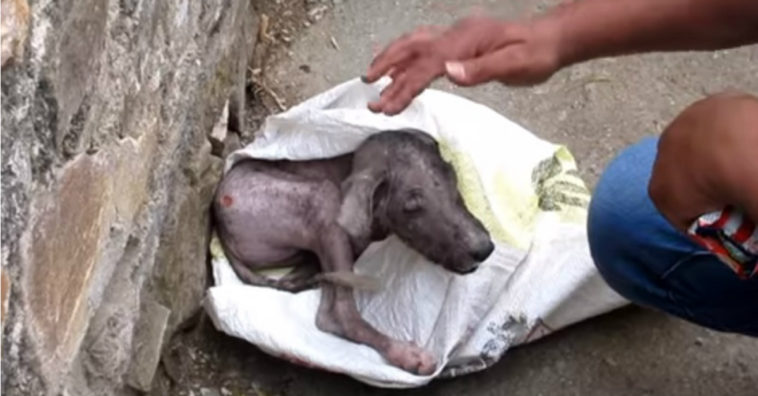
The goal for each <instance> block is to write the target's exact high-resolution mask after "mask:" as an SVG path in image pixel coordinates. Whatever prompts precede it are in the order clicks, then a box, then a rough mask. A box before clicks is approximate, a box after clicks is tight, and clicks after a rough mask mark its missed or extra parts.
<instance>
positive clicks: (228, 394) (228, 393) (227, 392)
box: [221, 386, 232, 396]
mask: <svg viewBox="0 0 758 396" xmlns="http://www.w3.org/2000/svg"><path fill="white" fill-rule="evenodd" d="M221 395H222V396H232V391H230V390H229V389H226V388H225V387H223V386H222V387H221Z"/></svg>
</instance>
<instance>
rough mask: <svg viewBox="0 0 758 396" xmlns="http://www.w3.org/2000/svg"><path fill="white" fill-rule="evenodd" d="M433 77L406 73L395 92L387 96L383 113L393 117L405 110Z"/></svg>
mask: <svg viewBox="0 0 758 396" xmlns="http://www.w3.org/2000/svg"><path fill="white" fill-rule="evenodd" d="M435 77H436V76H435V75H428V74H417V75H412V74H411V73H407V74H405V75H404V78H405V81H404V83H403V84H402V85H400V86H399V87H398V88H397V90H395V91H394V92H392V93H391V96H390V95H388V96H387V99H386V104H385V105H384V110H383V111H384V113H385V114H387V115H395V114H398V113H400V112H402V111H403V110H405V109H406V108H407V107H408V105H410V104H411V102H412V101H413V99H415V98H416V97H417V96H418V95H420V94H421V92H423V91H424V90H425V89H426V87H428V86H429V84H430V83H431V82H432V81H433V80H434V78H435Z"/></svg>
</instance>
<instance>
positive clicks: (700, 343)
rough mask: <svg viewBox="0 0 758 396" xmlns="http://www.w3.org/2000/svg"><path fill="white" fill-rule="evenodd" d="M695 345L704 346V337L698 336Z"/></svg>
mask: <svg viewBox="0 0 758 396" xmlns="http://www.w3.org/2000/svg"><path fill="white" fill-rule="evenodd" d="M695 345H696V346H703V338H702V337H696V338H695Z"/></svg>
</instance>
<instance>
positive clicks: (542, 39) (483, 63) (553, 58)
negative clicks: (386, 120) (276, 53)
mask: <svg viewBox="0 0 758 396" xmlns="http://www.w3.org/2000/svg"><path fill="white" fill-rule="evenodd" d="M751 42H758V1H755V0H580V1H575V2H572V3H569V4H565V5H562V6H559V7H556V8H554V9H552V10H550V11H548V12H547V13H545V14H544V15H542V16H538V17H536V18H534V19H531V20H526V21H516V22H507V21H500V20H496V19H492V18H468V19H464V20H461V21H459V22H458V23H456V24H454V25H453V26H451V27H450V28H448V29H446V30H441V31H433V30H430V29H419V30H417V31H416V32H414V33H411V34H409V35H405V36H403V37H401V38H399V39H397V40H395V41H394V42H393V43H391V44H390V45H389V46H388V47H387V48H386V49H385V50H384V51H382V53H380V54H379V55H378V56H377V57H376V58H375V59H374V60H373V62H372V63H371V66H370V67H369V70H368V71H367V73H366V76H365V80H366V81H367V82H373V81H376V80H378V79H379V78H380V77H382V76H384V75H390V76H392V77H393V82H392V83H391V84H390V85H389V86H388V87H387V88H386V89H385V90H384V91H383V92H382V96H381V98H380V100H378V101H377V102H374V103H371V104H369V108H370V109H371V110H373V111H377V112H384V113H387V114H396V113H398V112H400V111H402V110H403V109H405V107H407V105H408V104H409V103H410V101H411V100H413V98H414V97H415V96H417V95H418V94H419V93H421V92H422V91H423V90H424V89H425V88H426V87H427V86H428V85H429V84H430V83H431V82H432V81H433V80H434V79H436V78H438V77H441V76H447V77H448V78H449V79H450V80H451V81H453V82H454V83H456V84H459V85H466V86H468V85H476V84H481V83H485V82H488V81H500V82H502V83H504V84H508V85H530V84H536V83H539V82H542V81H544V80H546V79H548V78H549V77H550V76H551V75H552V74H553V73H555V72H556V71H557V70H559V69H561V68H562V67H565V66H568V65H570V64H574V63H578V62H582V61H586V60H589V59H593V58H598V57H605V56H614V55H622V54H630V53H640V52H649V51H674V50H707V49H717V48H728V47H734V46H738V45H742V44H747V43H751Z"/></svg>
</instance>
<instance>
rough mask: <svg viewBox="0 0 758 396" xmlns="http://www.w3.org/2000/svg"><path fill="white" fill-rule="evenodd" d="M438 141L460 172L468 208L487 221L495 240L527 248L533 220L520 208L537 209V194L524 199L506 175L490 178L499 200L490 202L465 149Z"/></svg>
mask: <svg viewBox="0 0 758 396" xmlns="http://www.w3.org/2000/svg"><path fill="white" fill-rule="evenodd" d="M438 143H439V147H440V153H441V154H442V157H443V158H444V159H445V160H446V161H448V162H449V163H450V164H451V165H452V166H453V167H454V168H455V171H456V174H457V175H458V190H459V191H460V193H461V196H462V197H463V201H464V202H465V203H466V207H467V208H468V210H469V211H471V213H473V214H474V216H476V218H478V219H479V221H481V222H482V224H484V226H485V227H486V228H487V230H488V231H489V232H490V235H491V237H492V239H494V240H495V241H497V242H502V243H506V244H509V245H511V246H514V247H517V248H521V249H527V248H528V247H529V242H530V241H531V235H528V232H527V233H525V232H524V231H525V229H526V228H528V227H529V224H530V223H529V222H528V221H525V220H526V219H524V217H525V216H523V215H522V214H519V213H518V211H519V210H518V208H523V207H529V206H534V207H535V208H536V197H535V198H534V199H532V200H529V199H526V200H525V199H524V198H525V197H524V192H523V191H519V190H518V189H514V188H511V186H513V183H512V182H511V181H509V180H507V178H505V177H496V179H495V180H492V181H491V182H492V183H493V186H494V189H495V192H496V193H495V200H496V201H495V202H491V201H490V199H491V198H492V197H488V196H487V193H486V191H485V189H484V185H483V182H482V180H481V179H480V177H479V173H478V172H477V170H476V167H475V166H474V163H473V161H472V160H471V158H470V156H469V155H468V154H466V153H464V152H463V151H460V150H455V149H453V148H452V147H451V146H450V145H449V144H448V143H447V142H445V141H443V140H439V142H438ZM500 176H504V175H500ZM530 201H534V202H530ZM493 204H494V205H498V206H499V208H498V209H500V210H498V212H499V213H500V218H499V217H498V215H497V214H496V213H495V211H494V210H493V208H492V206H491V205H493ZM504 214H505V216H504ZM503 217H505V218H503Z"/></svg>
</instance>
